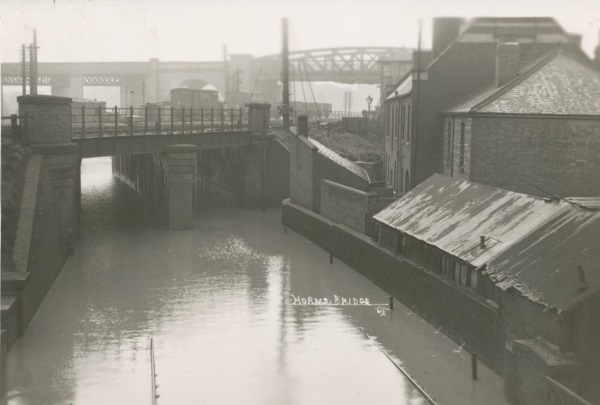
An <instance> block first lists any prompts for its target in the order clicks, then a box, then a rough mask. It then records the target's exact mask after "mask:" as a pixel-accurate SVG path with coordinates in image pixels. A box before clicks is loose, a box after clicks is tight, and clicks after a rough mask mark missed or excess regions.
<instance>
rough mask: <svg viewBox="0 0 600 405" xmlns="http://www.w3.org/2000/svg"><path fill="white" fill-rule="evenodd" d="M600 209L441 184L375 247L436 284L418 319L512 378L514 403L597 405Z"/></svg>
mask: <svg viewBox="0 0 600 405" xmlns="http://www.w3.org/2000/svg"><path fill="white" fill-rule="evenodd" d="M599 209H600V200H598V199H587V200H585V199H568V200H565V199H561V200H558V199H551V198H540V197H533V196H529V195H526V194H519V193H514V192H511V191H507V190H503V189H499V188H494V187H489V186H484V185H480V184H476V183H471V182H467V181H464V180H461V179H458V178H450V177H446V176H442V175H437V174H435V175H433V176H431V177H430V178H429V179H427V180H426V181H424V182H422V183H421V184H419V185H418V186H417V187H415V188H414V189H412V190H411V191H410V192H408V193H407V194H405V195H404V196H403V197H401V198H400V199H398V200H397V201H396V202H394V203H393V204H391V205H390V206H388V207H387V208H385V209H383V210H382V211H381V212H379V213H378V214H377V215H375V216H374V220H375V229H376V240H377V243H378V244H379V245H380V246H381V247H383V248H384V249H387V250H389V251H390V252H391V253H392V254H394V255H396V256H398V257H399V258H401V259H402V260H403V261H407V262H409V263H414V264H415V266H413V267H414V270H413V272H415V271H416V272H423V273H424V275H425V274H428V275H429V276H430V281H429V282H428V283H427V284H426V285H425V287H424V289H422V290H421V291H420V292H419V293H420V296H419V297H416V298H413V299H412V304H414V305H416V307H417V308H416V310H417V311H418V312H426V313H427V317H428V318H429V320H430V321H431V322H432V323H434V324H437V325H442V326H443V327H444V328H445V329H446V331H447V333H449V334H450V336H454V337H455V339H456V340H459V341H463V342H464V343H465V345H466V347H467V349H468V350H471V351H476V352H477V353H479V354H480V356H481V357H482V358H483V359H484V360H485V361H486V362H488V363H489V364H491V365H492V366H495V369H496V370H500V371H501V372H502V370H504V373H505V386H506V392H507V395H509V396H511V399H514V400H516V402H519V403H527V404H540V405H541V404H544V403H548V402H547V400H548V398H549V397H548V395H549V391H550V390H552V389H554V388H556V387H557V384H558V386H563V387H568V388H569V389H570V390H572V391H575V392H578V393H579V394H580V395H584V396H585V397H587V398H591V399H592V400H594V399H595V400H597V399H599V398H600V396H599V392H600V391H599V390H598V389H597V387H596V386H595V384H594V383H593V382H594V381H597V378H598V377H599V376H600V344H599V343H598V341H597V336H598V333H600V320H599V318H598V316H597V314H598V313H600V294H599V290H600V271H599V268H598V263H599V262H600V251H599V250H598V249H597V247H598V246H599V245H600V210H599ZM401 268H402V266H399V268H398V272H399V273H403V272H402V270H401ZM403 277H404V278H403V280H404V282H405V283H409V282H411V280H412V279H413V278H418V277H417V275H415V274H412V273H410V274H408V273H407V274H404V276H403ZM438 284H439V286H438ZM448 285H450V286H451V288H452V289H453V290H454V292H453V294H448V295H447V297H448V299H447V300H442V301H440V300H439V299H437V298H435V297H432V296H431V294H435V292H436V291H438V290H440V289H442V287H448ZM428 290H431V291H428ZM455 296H462V298H460V299H459V298H457V297H455ZM451 297H453V298H452V299H450V298H451ZM432 300H433V301H432ZM442 307H447V308H442ZM450 315H451V316H450ZM463 317H464V318H465V319H463ZM547 377H549V378H547Z"/></svg>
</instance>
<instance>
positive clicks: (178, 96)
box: [171, 88, 221, 108]
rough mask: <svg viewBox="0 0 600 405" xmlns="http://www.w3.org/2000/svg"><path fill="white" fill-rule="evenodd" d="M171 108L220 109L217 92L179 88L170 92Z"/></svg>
mask: <svg viewBox="0 0 600 405" xmlns="http://www.w3.org/2000/svg"><path fill="white" fill-rule="evenodd" d="M171 106H172V107H173V108H182V107H183V108H220V107H221V103H220V101H219V92H218V90H209V89H202V90H195V89H187V88H179V89H173V90H171Z"/></svg>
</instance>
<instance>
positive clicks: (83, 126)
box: [81, 105, 85, 139]
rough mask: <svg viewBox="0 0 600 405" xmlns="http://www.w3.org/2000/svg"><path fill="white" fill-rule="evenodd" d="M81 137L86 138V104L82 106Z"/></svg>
mask: <svg viewBox="0 0 600 405" xmlns="http://www.w3.org/2000/svg"><path fill="white" fill-rule="evenodd" d="M81 137H82V138H83V139H85V105H82V106H81Z"/></svg>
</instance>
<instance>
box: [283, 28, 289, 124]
mask: <svg viewBox="0 0 600 405" xmlns="http://www.w3.org/2000/svg"><path fill="white" fill-rule="evenodd" d="M282 28H283V47H282V50H281V60H282V62H283V65H282V69H281V70H282V82H283V102H282V105H281V115H282V116H283V129H287V130H289V129H290V77H289V55H288V26H287V18H284V19H283V20H282Z"/></svg>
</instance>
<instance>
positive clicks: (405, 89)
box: [385, 72, 413, 101]
mask: <svg viewBox="0 0 600 405" xmlns="http://www.w3.org/2000/svg"><path fill="white" fill-rule="evenodd" d="M412 82H413V81H412V72H411V73H410V74H409V75H408V76H406V77H405V78H404V79H403V80H401V81H400V83H399V84H398V86H396V88H395V89H394V90H393V91H392V92H391V93H390V95H389V96H387V97H386V98H385V100H386V101H388V100H393V99H395V98H397V97H402V96H405V95H407V94H410V92H411V91H412ZM396 93H398V94H396Z"/></svg>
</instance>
